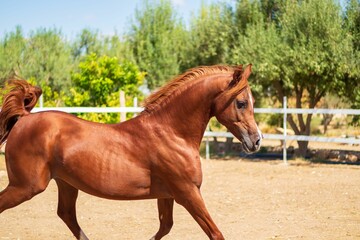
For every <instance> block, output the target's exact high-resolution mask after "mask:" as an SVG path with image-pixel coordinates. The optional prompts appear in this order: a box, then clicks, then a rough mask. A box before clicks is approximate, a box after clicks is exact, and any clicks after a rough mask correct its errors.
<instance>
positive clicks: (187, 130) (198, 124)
mask: <svg viewBox="0 0 360 240" xmlns="http://www.w3.org/2000/svg"><path fill="white" fill-rule="evenodd" d="M223 78H224V77H223ZM220 85H226V80H224V79H222V80H221V79H219V78H215V77H212V78H211V77H208V79H203V80H200V81H197V82H196V83H195V84H193V85H192V86H190V87H187V88H186V89H184V90H183V91H182V92H181V93H180V94H179V95H177V96H173V97H172V98H171V99H170V100H169V102H168V103H167V104H164V105H163V106H162V107H161V108H160V109H158V110H157V111H156V112H154V113H153V114H151V115H152V117H153V118H156V120H155V121H156V122H159V123H160V124H161V125H162V126H163V127H170V128H172V129H173V130H174V133H175V134H177V135H178V136H179V137H182V138H188V139H189V141H194V142H196V144H200V142H201V140H202V137H203V134H204V132H205V130H206V127H207V124H208V122H209V120H210V118H211V106H212V103H213V101H214V98H215V97H216V96H217V95H218V94H219V93H220V92H221V91H222V90H223V89H221V87H219V86H220Z"/></svg>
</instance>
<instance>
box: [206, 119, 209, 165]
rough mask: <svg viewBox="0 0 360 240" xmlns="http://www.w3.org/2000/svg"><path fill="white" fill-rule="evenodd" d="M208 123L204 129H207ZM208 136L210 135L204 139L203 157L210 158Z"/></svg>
mask: <svg viewBox="0 0 360 240" xmlns="http://www.w3.org/2000/svg"><path fill="white" fill-rule="evenodd" d="M209 130H210V128H209V124H208V125H207V127H206V131H209ZM209 138H210V137H206V141H205V159H206V160H209V159H210V142H209Z"/></svg>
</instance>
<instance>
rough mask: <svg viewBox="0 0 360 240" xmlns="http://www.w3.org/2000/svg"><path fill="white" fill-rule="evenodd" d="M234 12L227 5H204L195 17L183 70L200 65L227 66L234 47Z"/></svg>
mask: <svg viewBox="0 0 360 240" xmlns="http://www.w3.org/2000/svg"><path fill="white" fill-rule="evenodd" d="M232 20H233V18H232V11H231V8H229V7H228V6H227V5H224V4H220V3H217V4H212V5H209V6H207V5H202V7H201V9H200V11H199V14H198V15H197V16H194V17H193V19H192V21H191V25H190V31H189V40H188V41H187V45H186V46H187V49H184V51H183V52H184V53H185V55H184V56H183V57H182V58H183V61H182V64H183V67H182V70H185V69H187V68H191V67H195V66H199V65H214V64H225V63H226V60H227V58H228V53H229V49H230V48H231V45H232V41H231V40H232V38H231V37H232V31H234V30H233V28H232V27H233V23H232Z"/></svg>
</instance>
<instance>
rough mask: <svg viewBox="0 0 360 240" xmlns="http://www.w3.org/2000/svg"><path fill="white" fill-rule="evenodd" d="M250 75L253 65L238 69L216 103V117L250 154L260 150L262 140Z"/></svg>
mask: <svg viewBox="0 0 360 240" xmlns="http://www.w3.org/2000/svg"><path fill="white" fill-rule="evenodd" d="M250 73H251V64H250V65H248V66H247V67H246V68H245V70H244V71H243V70H242V66H239V67H236V69H235V71H234V75H233V80H232V81H231V82H230V84H229V85H228V86H227V88H226V89H225V90H224V91H223V92H222V93H221V94H220V95H219V96H218V97H217V98H216V99H215V102H214V115H215V117H216V118H217V119H218V121H219V122H220V123H221V124H223V125H224V126H225V127H226V128H227V129H229V131H230V132H231V133H232V134H233V135H234V136H235V137H236V138H237V139H239V141H240V142H241V143H242V146H243V149H244V150H245V151H246V152H248V153H250V152H255V151H257V150H259V148H260V142H261V139H262V133H261V132H260V130H259V128H258V126H257V124H256V122H255V118H254V102H255V101H254V97H253V95H252V93H251V90H250V87H249V84H248V80H247V79H248V77H249V76H250Z"/></svg>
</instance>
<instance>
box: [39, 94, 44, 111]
mask: <svg viewBox="0 0 360 240" xmlns="http://www.w3.org/2000/svg"><path fill="white" fill-rule="evenodd" d="M39 103H40V108H43V107H44V94H41V95H40V101H39Z"/></svg>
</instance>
